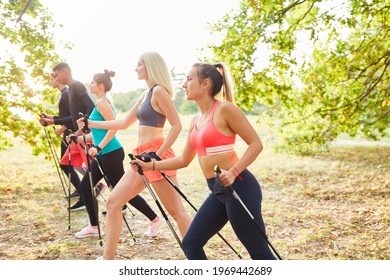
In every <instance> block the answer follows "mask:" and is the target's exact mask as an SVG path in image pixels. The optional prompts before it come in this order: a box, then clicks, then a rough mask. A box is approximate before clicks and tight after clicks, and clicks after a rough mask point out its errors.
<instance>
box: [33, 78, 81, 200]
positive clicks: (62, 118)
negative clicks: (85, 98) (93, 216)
mask: <svg viewBox="0 0 390 280" xmlns="http://www.w3.org/2000/svg"><path fill="white" fill-rule="evenodd" d="M50 85H51V86H52V87H53V88H56V89H58V90H59V91H60V92H61V96H60V100H59V102H58V115H56V116H53V115H47V114H45V113H43V116H44V117H42V118H41V120H40V123H41V124H42V125H48V124H55V125H61V127H60V128H56V129H54V133H55V134H56V135H57V136H61V135H62V141H61V158H62V157H63V156H64V154H65V152H66V150H67V145H66V143H67V140H66V136H68V135H69V130H71V131H73V123H72V118H71V115H70V111H69V88H68V87H67V86H66V85H63V84H61V83H60V82H58V80H57V78H56V77H55V74H54V73H52V74H51V75H50ZM60 167H61V169H62V171H63V172H64V173H65V174H66V176H67V177H68V176H69V172H70V174H71V176H70V178H71V181H72V185H73V186H74V187H75V189H76V191H75V192H74V193H73V194H72V195H71V197H75V196H78V195H79V192H78V188H79V185H80V178H79V176H78V175H77V173H76V171H75V170H74V168H73V166H72V167H71V168H68V167H67V166H65V165H61V166H60ZM80 170H81V173H82V174H83V172H82V171H83V170H82V169H80Z"/></svg>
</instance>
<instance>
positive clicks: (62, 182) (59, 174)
mask: <svg viewBox="0 0 390 280" xmlns="http://www.w3.org/2000/svg"><path fill="white" fill-rule="evenodd" d="M43 130H44V131H45V136H46V139H47V142H48V143H49V148H50V152H51V157H52V158H53V161H54V165H55V166H56V169H57V174H58V177H59V178H60V181H61V186H62V189H63V191H64V194H65V197H66V190H65V179H64V178H63V176H62V175H61V172H60V167H59V166H58V162H59V160H58V156H57V154H56V151H55V147H54V142H53V141H52V139H51V136H50V133H49V132H48V131H47V128H46V125H44V126H43Z"/></svg>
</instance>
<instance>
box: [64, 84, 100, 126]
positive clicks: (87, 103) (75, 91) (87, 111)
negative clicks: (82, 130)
mask: <svg viewBox="0 0 390 280" xmlns="http://www.w3.org/2000/svg"><path fill="white" fill-rule="evenodd" d="M94 107H95V104H94V103H93V101H92V99H91V98H90V97H89V95H88V92H87V88H86V87H85V86H84V85H83V84H82V83H80V82H79V81H73V83H72V84H71V85H70V86H69V111H70V117H66V118H62V119H57V120H56V121H57V122H58V123H56V124H63V125H66V123H68V124H69V123H71V127H68V126H67V125H66V126H67V127H68V128H70V129H72V130H73V131H76V130H77V128H78V127H77V120H78V119H79V118H80V116H79V113H80V112H81V113H83V114H84V115H88V116H89V115H91V113H92V110H93V108H94Z"/></svg>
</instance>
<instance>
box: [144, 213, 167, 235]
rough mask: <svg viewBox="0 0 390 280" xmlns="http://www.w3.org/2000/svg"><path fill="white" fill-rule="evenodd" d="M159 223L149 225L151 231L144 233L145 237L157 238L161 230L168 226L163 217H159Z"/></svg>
mask: <svg viewBox="0 0 390 280" xmlns="http://www.w3.org/2000/svg"><path fill="white" fill-rule="evenodd" d="M158 218H159V219H158V221H157V222H155V223H153V222H150V223H149V229H148V231H146V232H145V233H144V236H148V237H153V236H156V235H157V233H158V231H159V230H160V228H162V227H163V226H164V225H166V222H165V220H164V219H163V218H162V217H160V216H159V217H158Z"/></svg>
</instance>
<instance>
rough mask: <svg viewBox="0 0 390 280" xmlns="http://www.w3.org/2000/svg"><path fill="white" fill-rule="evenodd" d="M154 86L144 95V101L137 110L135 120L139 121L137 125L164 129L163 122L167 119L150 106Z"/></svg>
mask: <svg viewBox="0 0 390 280" xmlns="http://www.w3.org/2000/svg"><path fill="white" fill-rule="evenodd" d="M155 87H156V86H153V87H152V88H151V89H150V90H149V92H148V93H147V95H146V99H145V101H144V102H142V103H141V104H140V105H139V107H138V110H137V118H138V120H139V125H145V126H153V127H164V124H165V120H166V119H167V118H166V117H165V116H164V115H163V114H160V113H159V112H157V111H156V110H154V108H153V107H152V104H151V99H152V95H153V89H154V88H155Z"/></svg>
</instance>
